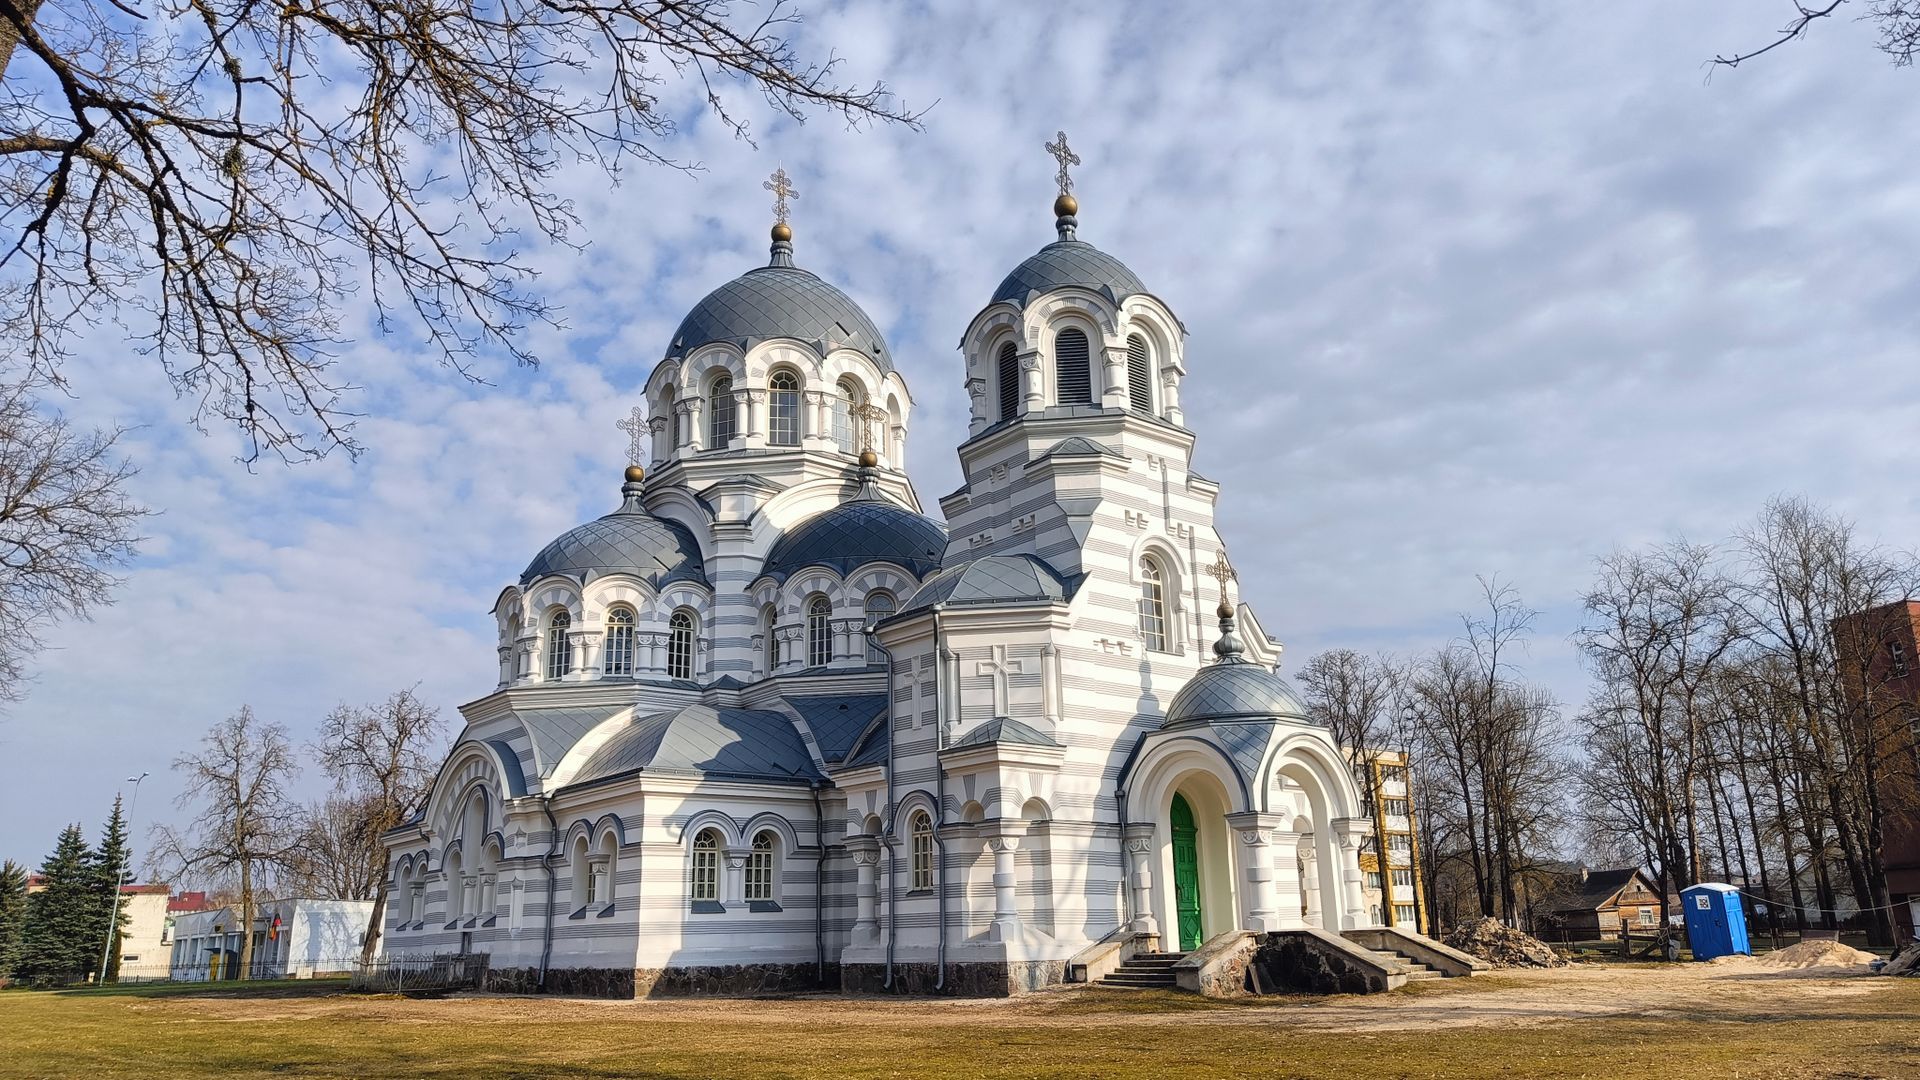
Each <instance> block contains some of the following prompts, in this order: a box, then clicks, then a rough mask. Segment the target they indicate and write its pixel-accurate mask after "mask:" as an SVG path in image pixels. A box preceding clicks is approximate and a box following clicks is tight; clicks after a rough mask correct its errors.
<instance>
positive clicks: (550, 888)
mask: <svg viewBox="0 0 1920 1080" xmlns="http://www.w3.org/2000/svg"><path fill="white" fill-rule="evenodd" d="M540 811H541V812H542V813H544V814H546V815H547V853H546V854H545V855H543V856H541V857H540V868H541V869H542V870H545V871H546V872H547V912H546V919H545V924H546V925H545V926H544V927H542V928H541V934H540V986H539V989H540V992H541V993H543V994H544V993H546V992H547V965H548V964H550V963H552V962H553V898H554V895H555V893H556V891H557V889H558V887H559V883H558V879H557V878H556V877H555V876H554V872H553V859H554V856H556V855H558V854H559V853H560V822H559V821H557V820H555V819H554V816H553V794H552V793H551V792H549V793H547V794H545V795H542V796H540Z"/></svg>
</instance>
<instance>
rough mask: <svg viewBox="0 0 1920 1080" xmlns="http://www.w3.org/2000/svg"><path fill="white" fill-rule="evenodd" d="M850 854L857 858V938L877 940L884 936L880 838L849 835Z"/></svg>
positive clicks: (855, 922)
mask: <svg viewBox="0 0 1920 1080" xmlns="http://www.w3.org/2000/svg"><path fill="white" fill-rule="evenodd" d="M847 854H848V855H850V856H851V857H852V858H853V877H854V885H853V940H854V941H855V942H863V941H876V940H878V939H879V937H880V917H879V902H878V901H879V876H880V875H879V869H878V868H879V865H880V841H879V840H878V839H877V838H875V837H872V836H854V837H849V838H848V839H847Z"/></svg>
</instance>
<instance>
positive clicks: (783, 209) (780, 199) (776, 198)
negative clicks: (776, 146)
mask: <svg viewBox="0 0 1920 1080" xmlns="http://www.w3.org/2000/svg"><path fill="white" fill-rule="evenodd" d="M760 186H761V187H763V188H766V189H767V190H768V191H771V192H773V220H774V221H775V222H777V223H779V224H781V225H785V224H786V223H787V200H788V199H797V198H799V197H800V189H799V188H796V187H794V186H793V181H791V180H789V179H787V170H785V169H775V170H773V175H772V176H771V177H769V178H768V179H767V180H766V182H764V183H762V184H761V185H760Z"/></svg>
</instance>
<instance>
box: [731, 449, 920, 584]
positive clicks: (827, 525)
mask: <svg viewBox="0 0 1920 1080" xmlns="http://www.w3.org/2000/svg"><path fill="white" fill-rule="evenodd" d="M946 550H947V527H946V526H945V525H942V524H941V523H939V522H938V521H935V520H934V519H932V518H930V517H927V516H925V515H924V514H916V513H914V512H913V511H911V510H909V509H907V508H906V507H904V506H900V505H897V504H895V503H891V502H888V501H887V500H886V499H885V498H884V497H882V496H881V494H880V492H879V490H878V489H877V488H876V487H875V486H874V483H873V468H872V467H871V466H862V467H861V469H860V490H859V492H858V493H857V494H855V495H854V497H853V498H851V499H848V500H847V501H846V502H843V503H841V504H840V505H839V506H836V507H834V508H833V509H831V510H827V511H824V512H822V513H819V514H815V515H814V516H812V517H810V518H808V519H806V520H805V521H802V522H801V523H800V524H798V525H795V526H794V527H793V528H791V529H789V530H787V533H786V535H785V536H782V537H781V538H780V539H779V541H777V542H776V543H775V544H774V545H773V550H772V551H771V552H768V554H767V562H766V568H765V569H764V571H762V572H763V573H766V574H771V575H772V576H774V577H775V578H778V579H780V580H782V581H785V580H786V579H787V578H789V577H791V576H793V575H794V574H796V573H799V572H800V571H802V570H805V569H807V568H808V567H811V566H824V567H826V568H828V569H830V570H832V571H833V572H834V573H836V574H839V575H840V576H841V577H845V576H846V575H847V574H849V573H851V572H853V571H854V570H855V569H857V568H859V567H862V566H865V565H867V564H868V563H877V562H885V563H893V564H895V565H897V566H902V567H905V568H906V569H907V572H908V573H911V574H912V575H913V576H914V577H915V578H924V577H926V576H927V575H929V574H932V573H934V572H935V571H937V570H939V569H940V560H941V558H942V557H943V556H944V555H945V554H946Z"/></svg>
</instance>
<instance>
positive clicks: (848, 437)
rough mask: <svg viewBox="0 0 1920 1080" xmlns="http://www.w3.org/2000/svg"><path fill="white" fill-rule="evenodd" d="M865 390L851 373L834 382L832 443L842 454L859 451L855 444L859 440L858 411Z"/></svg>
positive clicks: (865, 397)
mask: <svg viewBox="0 0 1920 1080" xmlns="http://www.w3.org/2000/svg"><path fill="white" fill-rule="evenodd" d="M866 400H867V396H866V392H865V391H864V390H862V389H861V388H860V381H859V380H858V379H855V378H854V377H853V376H851V375H847V376H843V377H842V378H841V379H840V381H839V382H837V383H835V384H834V395H833V444H834V445H835V446H837V447H839V449H840V452H841V453H843V454H854V453H858V452H859V451H860V447H859V446H857V445H855V444H856V443H858V442H859V441H860V440H859V435H860V431H859V411H860V408H861V406H862V405H864V404H866Z"/></svg>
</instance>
